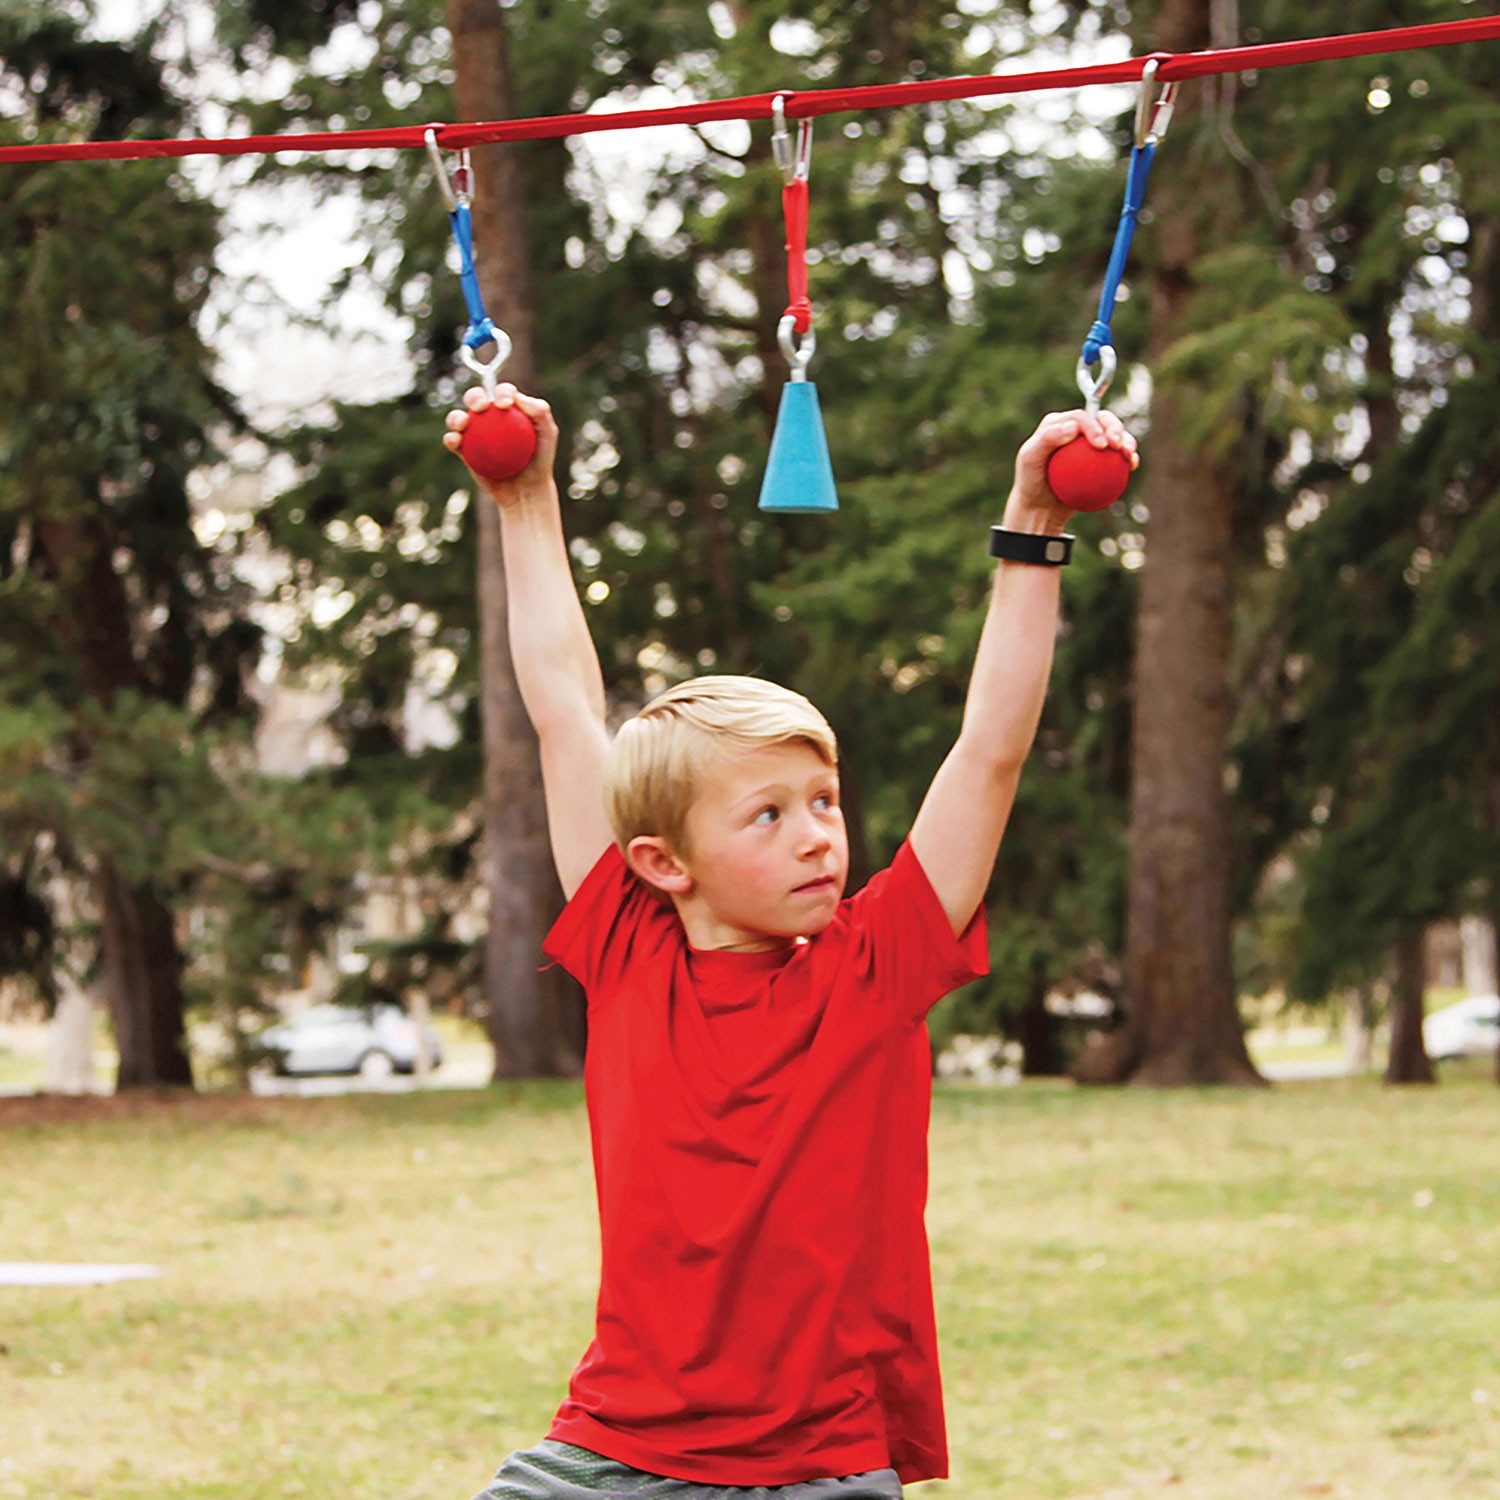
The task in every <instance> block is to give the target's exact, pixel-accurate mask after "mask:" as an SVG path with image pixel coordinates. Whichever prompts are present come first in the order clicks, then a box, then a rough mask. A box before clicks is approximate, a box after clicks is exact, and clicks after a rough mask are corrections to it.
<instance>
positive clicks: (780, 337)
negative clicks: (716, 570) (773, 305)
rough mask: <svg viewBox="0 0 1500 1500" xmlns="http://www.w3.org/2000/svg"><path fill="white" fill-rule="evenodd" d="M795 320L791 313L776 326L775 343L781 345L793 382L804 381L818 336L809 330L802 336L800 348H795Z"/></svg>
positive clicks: (816, 345)
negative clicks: (790, 368) (790, 369)
mask: <svg viewBox="0 0 1500 1500" xmlns="http://www.w3.org/2000/svg"><path fill="white" fill-rule="evenodd" d="M796 331H797V320H796V318H794V317H793V316H792V315H791V313H787V314H786V315H785V316H784V317H783V318H782V320H781V321H780V322H779V323H778V324H777V325H776V342H777V343H778V344H780V345H781V352H782V353H783V354H784V355H786V362H787V364H789V365H790V366H791V367H792V379H793V380H806V379H807V367H808V365H810V364H811V363H812V357H813V353H814V351H815V350H816V349H817V347H818V336H817V334H816V333H814V332H813V330H812V329H811V328H809V329H808V330H807V332H806V333H804V334H803V335H802V347H801V348H800V349H799V348H798V347H797V340H796V337H795V335H796Z"/></svg>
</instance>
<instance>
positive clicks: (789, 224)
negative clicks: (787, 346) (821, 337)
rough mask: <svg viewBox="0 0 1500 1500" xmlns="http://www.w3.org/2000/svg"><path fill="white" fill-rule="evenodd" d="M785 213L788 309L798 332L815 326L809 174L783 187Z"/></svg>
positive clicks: (782, 198) (782, 204) (803, 331)
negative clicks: (810, 290)
mask: <svg viewBox="0 0 1500 1500" xmlns="http://www.w3.org/2000/svg"><path fill="white" fill-rule="evenodd" d="M781 207H782V212H783V213H785V215H786V290H787V296H788V298H789V299H790V300H789V301H788V302H787V307H786V310H787V313H788V314H790V316H791V318H792V320H793V322H792V326H793V327H794V328H795V329H796V330H797V332H798V333H806V332H807V330H808V329H809V328H811V327H812V303H811V302H810V301H809V300H808V296H807V178H805V177H794V178H793V179H792V180H791V181H790V182H789V183H787V184H786V186H785V187H783V188H782V190H781Z"/></svg>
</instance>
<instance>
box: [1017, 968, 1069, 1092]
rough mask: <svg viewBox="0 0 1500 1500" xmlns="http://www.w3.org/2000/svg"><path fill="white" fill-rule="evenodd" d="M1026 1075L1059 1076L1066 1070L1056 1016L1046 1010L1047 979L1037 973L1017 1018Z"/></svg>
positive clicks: (1024, 1074) (1018, 1035) (1023, 1069)
mask: <svg viewBox="0 0 1500 1500" xmlns="http://www.w3.org/2000/svg"><path fill="white" fill-rule="evenodd" d="M1016 1040H1017V1041H1018V1042H1019V1043H1020V1044H1021V1076H1022V1077H1023V1078H1057V1077H1059V1076H1060V1075H1061V1074H1062V1073H1064V1072H1065V1071H1066V1069H1065V1067H1064V1065H1063V1053H1062V1047H1061V1045H1060V1044H1059V1040H1058V1035H1057V1017H1056V1016H1054V1015H1053V1014H1052V1012H1051V1011H1049V1010H1048V1009H1047V978H1046V975H1045V974H1034V975H1033V976H1032V981H1031V985H1030V987H1029V988H1028V990H1027V992H1026V1003H1025V1005H1023V1006H1022V1007H1021V1011H1020V1014H1019V1015H1017V1017H1016Z"/></svg>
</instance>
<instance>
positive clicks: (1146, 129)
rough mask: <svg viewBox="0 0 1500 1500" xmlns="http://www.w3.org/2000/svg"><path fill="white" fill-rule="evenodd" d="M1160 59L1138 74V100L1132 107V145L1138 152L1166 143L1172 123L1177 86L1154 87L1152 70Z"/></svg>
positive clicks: (1154, 80) (1158, 63)
mask: <svg viewBox="0 0 1500 1500" xmlns="http://www.w3.org/2000/svg"><path fill="white" fill-rule="evenodd" d="M1160 65H1161V59H1160V58H1156V57H1153V58H1150V59H1148V60H1147V63H1146V66H1145V67H1144V68H1143V69H1142V70H1141V97H1140V101H1139V103H1137V105H1136V107H1135V145H1136V149H1137V150H1138V151H1144V150H1145V148H1146V147H1147V146H1159V145H1160V144H1161V143H1162V141H1163V140H1165V139H1166V134H1167V127H1168V126H1169V125H1170V124H1171V123H1172V111H1173V109H1175V108H1176V105H1177V84H1176V83H1175V82H1173V81H1169V82H1167V83H1162V84H1158V83H1157V81H1156V70H1157V68H1158V67H1159V66H1160Z"/></svg>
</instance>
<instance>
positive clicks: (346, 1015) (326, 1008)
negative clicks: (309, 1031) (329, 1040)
mask: <svg viewBox="0 0 1500 1500" xmlns="http://www.w3.org/2000/svg"><path fill="white" fill-rule="evenodd" d="M362 1019H363V1016H362V1015H361V1013H360V1012H359V1011H357V1010H355V1009H354V1007H353V1006H350V1005H315V1006H313V1008H312V1009H311V1010H305V1011H303V1012H302V1014H301V1015H300V1016H296V1017H294V1018H293V1022H292V1024H293V1025H294V1026H346V1025H348V1023H349V1022H350V1021H359V1020H362Z"/></svg>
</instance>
